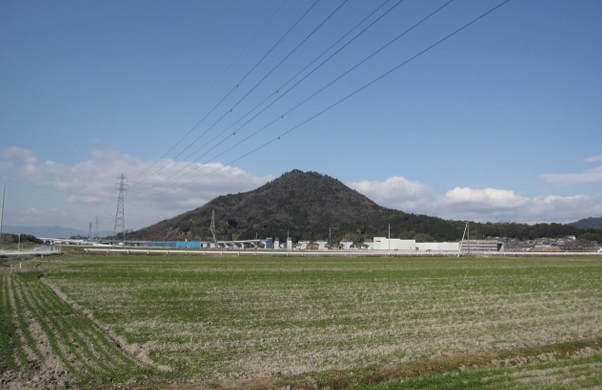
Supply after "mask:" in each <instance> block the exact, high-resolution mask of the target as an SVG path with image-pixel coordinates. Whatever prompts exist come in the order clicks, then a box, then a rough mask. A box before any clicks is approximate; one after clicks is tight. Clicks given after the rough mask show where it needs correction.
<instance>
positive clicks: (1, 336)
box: [0, 275, 17, 372]
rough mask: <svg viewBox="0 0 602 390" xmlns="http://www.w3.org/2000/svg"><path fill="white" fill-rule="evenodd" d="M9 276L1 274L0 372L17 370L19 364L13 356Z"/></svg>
mask: <svg viewBox="0 0 602 390" xmlns="http://www.w3.org/2000/svg"><path fill="white" fill-rule="evenodd" d="M8 278H9V277H8V276H5V275H0V279H1V280H2V289H1V290H0V291H2V299H0V308H1V311H0V329H1V331H0V347H1V348H0V351H2V359H1V360H0V364H1V365H0V372H4V371H6V370H9V371H17V365H16V363H15V360H14V358H13V354H12V348H11V339H12V336H13V333H14V330H13V326H12V320H11V311H10V307H9V301H8Z"/></svg>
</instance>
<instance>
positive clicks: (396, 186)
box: [348, 176, 433, 210]
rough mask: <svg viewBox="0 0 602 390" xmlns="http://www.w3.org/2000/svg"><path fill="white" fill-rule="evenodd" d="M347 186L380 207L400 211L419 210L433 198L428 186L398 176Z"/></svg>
mask: <svg viewBox="0 0 602 390" xmlns="http://www.w3.org/2000/svg"><path fill="white" fill-rule="evenodd" d="M348 186H349V187H351V188H354V189H355V190H357V191H359V192H360V193H362V194H364V195H366V196H367V197H368V198H370V199H372V200H373V201H375V202H376V203H378V204H380V205H386V206H387V207H393V208H396V209H400V210H405V209H416V208H420V207H422V206H423V205H424V203H428V201H429V199H431V198H432V196H433V194H432V190H431V189H430V187H429V186H427V185H425V184H422V183H420V182H418V181H410V180H408V179H405V178H403V177H399V176H393V177H390V178H388V179H387V180H385V181H384V182H379V181H367V180H366V181H360V182H355V183H348Z"/></svg>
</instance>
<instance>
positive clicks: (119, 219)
mask: <svg viewBox="0 0 602 390" xmlns="http://www.w3.org/2000/svg"><path fill="white" fill-rule="evenodd" d="M117 186H118V189H119V197H118V198H117V211H116V212H115V227H114V228H113V237H115V238H117V235H118V234H119V232H121V233H122V238H123V245H124V246H125V210H124V193H125V189H126V184H125V176H124V175H123V173H122V174H121V177H120V178H119V183H118V184H117Z"/></svg>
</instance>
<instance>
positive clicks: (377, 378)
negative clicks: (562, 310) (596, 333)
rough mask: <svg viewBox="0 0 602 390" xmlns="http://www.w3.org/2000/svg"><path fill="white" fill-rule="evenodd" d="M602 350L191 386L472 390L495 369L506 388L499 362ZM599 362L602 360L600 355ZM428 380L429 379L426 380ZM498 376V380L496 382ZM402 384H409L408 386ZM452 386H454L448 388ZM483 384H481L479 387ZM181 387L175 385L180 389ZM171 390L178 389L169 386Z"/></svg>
mask: <svg viewBox="0 0 602 390" xmlns="http://www.w3.org/2000/svg"><path fill="white" fill-rule="evenodd" d="M586 349H592V350H597V351H600V350H601V349H602V337H600V338H595V339H592V340H580V341H569V342H565V343H556V344H550V345H542V346H532V347H525V348H516V349H505V350H500V351H495V352H482V353H472V354H458V355H451V356H440V357H435V358H429V359H417V360H413V361H409V362H402V363H397V364H380V365H370V366H367V367H361V368H355V369H345V370H328V371H322V372H312V373H306V374H303V375H293V376H266V377H260V378H246V379H232V380H222V381H217V380H216V381H211V382H207V383H203V384H197V385H196V386H191V388H194V389H198V390H200V389H211V390H231V389H233V388H236V389H244V390H278V389H283V388H286V389H290V390H316V389H332V390H342V389H351V388H357V389H363V390H376V389H378V390H393V389H414V388H415V389H418V388H420V389H427V388H445V389H454V388H462V389H472V388H475V389H476V388H482V386H483V384H482V382H480V380H481V377H482V374H479V373H475V370H474V369H476V368H484V367H490V368H491V370H492V371H490V372H489V374H488V375H489V376H491V377H492V379H490V381H491V383H494V382H495V381H498V382H499V385H500V386H501V387H503V382H504V379H503V378H497V377H495V375H492V374H495V370H496V369H497V368H496V367H495V364H496V363H497V362H499V361H505V362H506V363H507V364H508V365H509V366H514V365H521V364H525V363H529V362H533V363H536V362H541V361H543V359H544V358H543V356H544V355H549V354H553V355H554V356H555V358H556V359H557V360H563V359H567V360H568V359H569V358H571V357H572V356H574V355H575V354H577V353H578V352H580V351H583V350H586ZM594 358H595V359H598V360H602V357H601V356H600V355H599V354H598V355H596V356H595V357H594ZM447 374H457V375H458V378H459V379H458V380H454V381H453V383H450V382H449V378H450V377H449V376H447ZM425 378H426V379H425ZM496 378H497V379H496ZM399 381H404V382H403V385H401V384H399ZM448 383H450V385H449V386H448V385H447V384H448ZM478 383H481V384H480V386H481V387H479V386H477V385H478ZM176 387H178V386H174V387H173V388H176ZM166 388H172V387H170V386H167V387H166Z"/></svg>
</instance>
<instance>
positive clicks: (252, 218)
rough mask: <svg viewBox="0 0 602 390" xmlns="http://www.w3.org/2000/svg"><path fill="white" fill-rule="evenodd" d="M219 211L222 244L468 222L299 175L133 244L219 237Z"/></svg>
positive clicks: (422, 235) (477, 227)
mask: <svg viewBox="0 0 602 390" xmlns="http://www.w3.org/2000/svg"><path fill="white" fill-rule="evenodd" d="M213 213H215V227H216V238H217V239H218V240H242V239H254V238H257V237H259V238H266V237H274V238H279V239H285V238H287V237H290V238H291V239H293V241H297V240H332V241H339V240H343V239H347V240H352V241H355V242H361V241H364V240H366V239H372V238H373V237H387V236H388V235H389V233H390V235H391V237H395V238H401V239H415V240H416V241H458V240H460V239H461V238H462V235H463V232H464V227H465V223H466V222H465V221H453V220H444V219H442V218H439V217H432V216H426V215H420V214H409V213H406V212H403V211H400V210H395V209H389V208H386V207H383V206H380V205H378V204H376V203H375V202H374V201H372V200H370V199H369V198H367V197H366V196H365V195H362V194H360V193H359V192H357V191H356V190H353V189H351V188H349V187H347V186H346V185H345V184H343V183H342V182H340V181H339V180H337V179H334V178H332V177H330V176H327V175H323V174H320V173H317V172H302V171H300V170H293V171H290V172H287V173H285V174H283V175H282V176H280V177H279V178H276V179H274V180H272V181H270V182H268V183H266V184H264V185H262V186H260V187H258V188H256V189H254V190H251V191H248V192H243V193H237V194H227V195H222V196H219V197H217V198H215V199H213V200H211V201H210V202H208V203H207V204H205V205H203V206H201V207H198V208H196V209H194V210H191V211H188V212H185V213H183V214H180V215H177V216H175V217H173V218H171V219H168V220H163V221H160V222H158V223H156V224H154V225H151V226H148V227H146V228H143V229H139V230H137V231H135V232H132V233H128V239H132V240H157V241H174V240H182V241H184V240H189V241H200V240H203V241H205V240H209V241H210V240H212V233H211V231H210V225H211V220H212V215H213ZM584 233H588V234H590V236H589V239H592V237H593V238H594V239H597V238H598V237H600V241H602V234H600V235H598V233H599V232H592V231H589V230H582V229H579V228H577V227H574V226H569V225H562V224H554V223H553V224H536V225H526V224H519V223H475V222H471V224H470V237H471V238H474V239H477V238H487V237H510V238H517V239H521V240H525V239H534V238H538V237H549V238H561V237H564V236H568V235H575V236H578V235H581V234H584Z"/></svg>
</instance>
